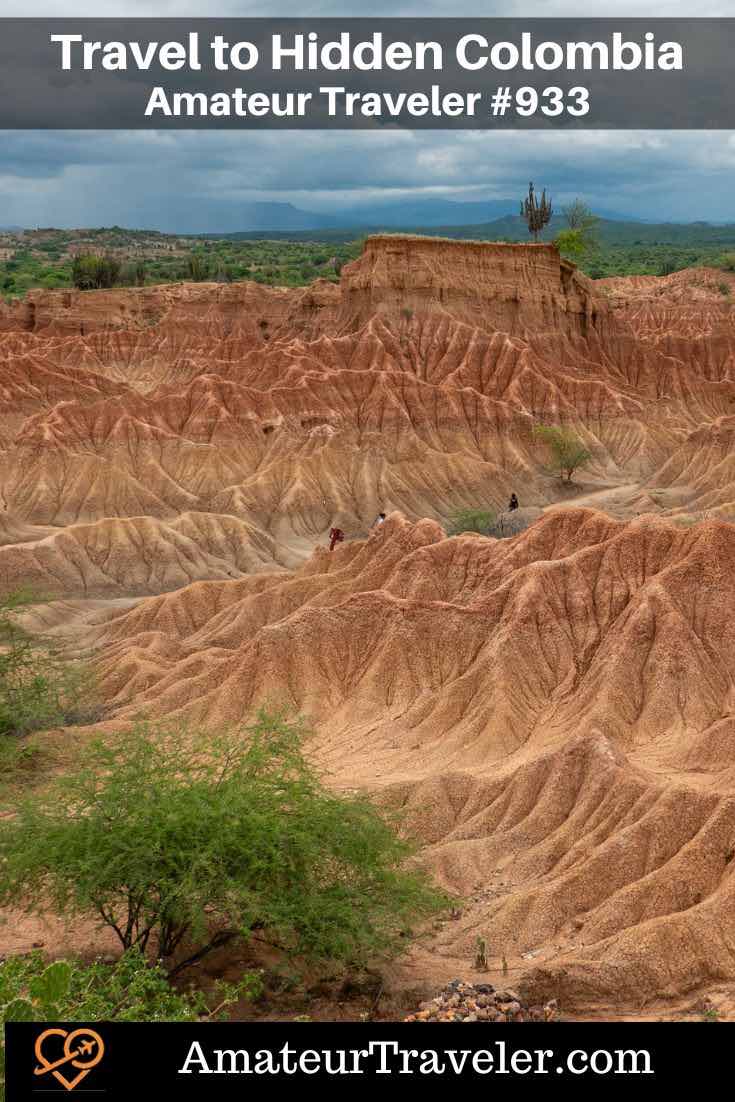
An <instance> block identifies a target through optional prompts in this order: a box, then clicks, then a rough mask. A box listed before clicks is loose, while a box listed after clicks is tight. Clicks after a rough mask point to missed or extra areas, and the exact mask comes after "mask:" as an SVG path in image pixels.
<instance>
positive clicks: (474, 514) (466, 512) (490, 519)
mask: <svg viewBox="0 0 735 1102" xmlns="http://www.w3.org/2000/svg"><path fill="white" fill-rule="evenodd" d="M494 524H495V513H493V512H491V511H490V510H488V509H460V510H459V512H457V513H454V514H453V515H452V516H451V517H450V518H449V523H448V525H447V535H448V536H459V535H461V533H462V532H478V533H479V534H480V535H481V536H486V535H488V533H489V532H490V530H491V528H492V527H493V525H494Z"/></svg>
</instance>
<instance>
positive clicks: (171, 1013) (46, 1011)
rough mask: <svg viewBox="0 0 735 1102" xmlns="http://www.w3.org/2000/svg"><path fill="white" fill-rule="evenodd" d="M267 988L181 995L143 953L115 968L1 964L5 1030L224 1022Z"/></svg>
mask: <svg viewBox="0 0 735 1102" xmlns="http://www.w3.org/2000/svg"><path fill="white" fill-rule="evenodd" d="M261 989H262V983H261V979H260V975H259V973H257V972H245V973H244V974H243V975H242V977H241V979H240V981H239V982H238V983H237V984H216V985H215V987H214V989H213V991H212V993H211V995H210V997H209V998H207V997H206V996H205V995H204V994H203V992H201V991H196V990H187V991H177V990H176V989H175V988H173V987H172V986H171V984H170V983H169V980H168V977H167V976H166V973H165V971H164V970H163V968H162V967H161V965H160V964H159V963H155V964H148V962H147V961H146V960H145V957H144V956H143V955H142V953H140V952H139V951H138V950H137V949H131V950H129V951H128V952H127V953H124V954H123V955H122V956H121V957H120V959H119V960H117V961H114V962H112V963H105V962H103V961H93V962H92V963H91V964H90V963H84V962H82V961H78V960H57V961H54V962H53V963H51V964H49V963H48V962H47V961H46V960H45V959H44V957H43V954H42V953H39V952H33V953H26V954H23V955H20V956H11V957H6V958H5V959H4V960H3V961H1V962H0V1025H2V1023H4V1022H57V1021H59V1022H99V1021H105V1022H109V1021H120V1022H195V1021H201V1020H202V1019H205V1020H215V1021H216V1020H218V1019H223V1018H225V1017H226V1016H227V1010H228V1008H229V1007H231V1006H232V1005H233V1004H234V1003H235V1002H237V1000H238V999H240V998H243V997H247V998H253V997H254V996H256V995H258V994H259V993H260V991H261ZM4 1079H5V1053H4V1050H3V1049H2V1047H0V1100H2V1099H3V1098H4V1097H5V1090H4V1088H5V1083H4Z"/></svg>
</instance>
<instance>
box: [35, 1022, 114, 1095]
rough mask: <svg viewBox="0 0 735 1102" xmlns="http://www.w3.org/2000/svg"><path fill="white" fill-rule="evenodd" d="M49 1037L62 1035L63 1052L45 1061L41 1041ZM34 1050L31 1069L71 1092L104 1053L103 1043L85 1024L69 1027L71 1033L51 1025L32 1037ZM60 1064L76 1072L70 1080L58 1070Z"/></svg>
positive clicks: (42, 1042) (97, 1034)
mask: <svg viewBox="0 0 735 1102" xmlns="http://www.w3.org/2000/svg"><path fill="white" fill-rule="evenodd" d="M49 1037H63V1038H64V1046H63V1055H62V1056H60V1057H59V1058H58V1059H55V1060H49V1059H47V1057H46V1056H45V1055H44V1052H43V1046H44V1042H45V1041H46V1040H47V1038H49ZM34 1051H35V1053H36V1059H37V1060H38V1063H37V1065H36V1067H35V1068H34V1069H33V1074H34V1075H49V1074H51V1075H53V1077H54V1079H56V1080H58V1082H59V1083H61V1085H62V1086H64V1087H66V1089H67V1090H68V1091H73V1090H74V1088H75V1087H76V1086H77V1085H78V1084H79V1083H81V1081H82V1079H85V1078H86V1077H87V1076H88V1075H89V1073H90V1071H91V1070H92V1068H94V1067H96V1066H97V1064H99V1062H100V1060H101V1059H102V1057H103V1056H104V1054H105V1043H104V1041H103V1040H102V1038H101V1037H100V1035H99V1033H97V1032H95V1030H94V1029H89V1028H88V1027H86V1026H82V1028H81V1029H73V1030H72V1031H71V1032H69V1031H68V1030H66V1029H59V1028H52V1029H45V1030H44V1031H43V1033H41V1034H40V1035H39V1036H38V1037H37V1038H36V1044H35V1049H34ZM61 1067H72V1068H76V1070H77V1074H76V1075H75V1076H74V1078H73V1079H67V1077H66V1076H65V1075H64V1074H63V1072H61V1071H59V1068H61Z"/></svg>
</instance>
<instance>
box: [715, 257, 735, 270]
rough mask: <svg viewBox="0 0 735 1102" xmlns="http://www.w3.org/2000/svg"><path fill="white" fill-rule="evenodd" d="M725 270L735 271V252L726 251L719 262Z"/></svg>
mask: <svg viewBox="0 0 735 1102" xmlns="http://www.w3.org/2000/svg"><path fill="white" fill-rule="evenodd" d="M717 266H718V267H719V268H722V270H723V272H735V253H725V254H724V256H721V257H720V259H719V260H718V262H717Z"/></svg>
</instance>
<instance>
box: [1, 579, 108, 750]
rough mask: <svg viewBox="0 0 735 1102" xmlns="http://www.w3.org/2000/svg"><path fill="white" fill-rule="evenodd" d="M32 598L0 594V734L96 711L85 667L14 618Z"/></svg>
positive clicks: (37, 727) (25, 730)
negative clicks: (24, 627)
mask: <svg viewBox="0 0 735 1102" xmlns="http://www.w3.org/2000/svg"><path fill="white" fill-rule="evenodd" d="M35 600H36V598H34V597H33V595H32V594H30V593H27V592H25V591H21V590H18V591H16V592H14V593H11V594H9V595H8V596H6V597H2V598H0V737H1V736H3V735H26V734H28V733H29V732H31V731H38V730H43V729H45V728H48V727H53V726H58V725H60V724H70V723H80V722H85V721H86V720H87V719H91V718H93V717H94V714H95V711H96V709H95V704H94V691H93V686H92V681H91V677H90V675H89V673H88V672H87V671H86V670H85V669H84V667H83V666H82V665H81V664H80V663H77V662H72V661H70V660H69V659H68V658H67V657H66V656H65V655H64V652H63V651H62V650H61V649H60V648H59V647H58V646H56V645H55V644H54V643H52V642H51V641H49V640H47V639H44V638H42V637H40V636H38V635H33V634H31V633H29V632H27V631H26V630H24V629H23V628H22V627H21V626H20V624H19V623H18V620H17V617H18V613H19V612H21V611H22V610H23V609H24V608H26V607H27V606H28V605H30V604H32V603H34V601H35Z"/></svg>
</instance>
